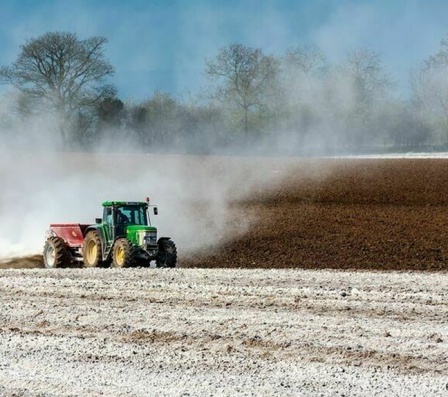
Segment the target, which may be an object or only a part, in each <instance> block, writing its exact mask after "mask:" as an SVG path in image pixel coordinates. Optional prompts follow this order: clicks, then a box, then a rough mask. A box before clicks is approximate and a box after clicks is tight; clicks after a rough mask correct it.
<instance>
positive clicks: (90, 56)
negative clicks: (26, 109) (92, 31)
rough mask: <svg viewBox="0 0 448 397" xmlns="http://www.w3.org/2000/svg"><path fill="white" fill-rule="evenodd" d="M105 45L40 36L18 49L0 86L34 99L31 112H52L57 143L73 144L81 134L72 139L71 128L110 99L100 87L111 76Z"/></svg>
mask: <svg viewBox="0 0 448 397" xmlns="http://www.w3.org/2000/svg"><path fill="white" fill-rule="evenodd" d="M106 42H107V40H106V38H104V37H90V38H88V39H85V40H79V39H78V38H77V36H76V34H73V33H64V32H48V33H45V34H44V35H42V36H40V37H38V38H35V39H31V40H28V41H27V42H26V44H25V45H23V46H21V52H20V54H19V56H18V58H17V60H16V61H15V62H14V63H13V64H12V65H11V66H6V67H2V68H1V69H0V81H1V82H3V83H10V84H12V85H13V86H14V87H15V88H17V89H18V90H19V91H21V92H22V93H23V94H25V95H26V96H27V97H28V98H29V99H31V100H34V109H36V111H42V110H44V111H46V112H48V111H52V112H54V113H55V115H56V117H57V118H58V121H59V125H58V130H59V134H60V138H61V140H62V142H63V144H65V145H67V144H70V143H74V141H76V140H77V139H78V138H79V136H82V135H83V134H78V133H76V134H75V135H73V133H72V132H73V128H71V127H70V126H71V124H72V123H75V124H76V123H79V120H80V117H81V118H86V117H88V115H89V114H91V113H92V112H91V109H92V108H93V107H95V105H96V104H97V103H99V102H100V101H101V100H102V99H103V98H105V97H111V96H113V95H114V94H115V88H114V87H113V86H111V85H108V84H106V83H105V78H106V77H107V76H111V75H112V74H113V72H114V68H113V67H112V65H111V64H110V63H109V62H108V61H107V60H106V59H105V57H104V54H103V46H104V44H105V43H106ZM88 124H89V123H87V124H86V123H83V125H88ZM77 137H78V138H77Z"/></svg>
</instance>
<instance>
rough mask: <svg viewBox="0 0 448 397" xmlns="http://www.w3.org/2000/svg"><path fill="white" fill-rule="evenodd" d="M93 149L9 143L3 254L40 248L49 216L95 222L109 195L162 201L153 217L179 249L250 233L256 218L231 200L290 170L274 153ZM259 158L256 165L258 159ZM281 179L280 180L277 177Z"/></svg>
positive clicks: (0, 234)
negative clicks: (225, 154)
mask: <svg viewBox="0 0 448 397" xmlns="http://www.w3.org/2000/svg"><path fill="white" fill-rule="evenodd" d="M254 161H255V160H251V159H248V158H246V159H244V158H238V157H234V158H229V157H218V156H216V157H206V156H176V155H145V154H110V153H109V154H104V153H103V154H98V153H96V154H93V153H90V154H88V153H73V152H65V153H64V152H52V151H50V150H46V151H45V150H43V149H42V148H40V149H39V150H36V151H34V152H31V151H23V150H22V151H18V150H14V151H9V153H8V152H6V155H3V156H2V158H1V160H0V173H1V175H2V190H1V194H0V219H1V222H2V227H1V228H0V259H1V260H5V259H7V258H11V257H18V256H24V255H34V254H39V253H41V252H42V247H43V244H44V241H45V237H44V236H45V231H46V230H47V229H48V226H49V224H50V223H86V224H91V223H94V220H95V218H97V217H101V216H102V206H101V203H102V202H103V201H105V200H129V201H143V200H144V199H145V198H146V197H147V196H149V197H150V198H151V203H152V204H154V205H157V206H158V208H159V215H157V216H152V223H153V225H154V226H156V227H157V228H158V230H159V236H169V237H171V238H172V239H173V240H174V241H175V243H176V244H177V246H178V250H179V253H180V255H181V256H183V255H193V254H194V252H195V251H196V250H198V249H200V250H204V249H207V248H208V247H211V246H214V245H219V244H220V243H223V242H225V241H226V239H227V238H230V237H235V235H238V234H239V233H244V232H245V231H246V230H247V228H248V227H250V224H251V220H250V219H246V218H243V217H239V216H238V212H237V211H230V210H229V208H230V206H231V205H232V202H233V201H235V200H238V199H240V198H242V197H244V196H245V195H247V194H249V192H251V191H252V190H254V189H265V188H266V187H263V186H265V185H266V184H268V183H271V182H272V181H273V180H276V179H278V178H279V176H280V175H283V172H285V171H286V168H287V166H286V168H285V165H283V167H284V168H283V171H279V169H278V166H277V165H276V164H275V161H273V160H272V159H271V160H269V159H266V161H263V162H261V164H260V162H259V161H257V162H256V164H255V163H254ZM255 165H256V166H255ZM273 185H274V186H275V183H274V184H273Z"/></svg>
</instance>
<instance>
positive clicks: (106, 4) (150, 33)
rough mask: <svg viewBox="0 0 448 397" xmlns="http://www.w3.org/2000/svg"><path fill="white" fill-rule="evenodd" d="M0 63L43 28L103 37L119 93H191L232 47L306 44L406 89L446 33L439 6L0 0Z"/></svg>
mask: <svg viewBox="0 0 448 397" xmlns="http://www.w3.org/2000/svg"><path fill="white" fill-rule="evenodd" d="M0 13H1V14H0V15H1V23H0V43H1V47H0V65H8V64H10V63H12V62H13V61H14V59H15V58H16V57H17V55H18V52H19V50H20V45H21V44H23V43H24V42H25V40H27V39H30V38H34V37H38V36H39V35H41V34H43V33H45V32H48V31H67V32H75V33H76V34H77V35H78V37H79V38H87V37H89V36H94V35H100V36H105V37H107V38H108V40H109V42H108V44H107V46H106V55H107V57H108V58H109V60H110V61H111V63H112V64H113V65H114V66H115V68H116V73H115V76H114V78H113V82H114V83H115V84H116V85H117V87H118V94H119V97H120V98H122V99H124V100H142V99H145V98H148V97H150V96H151V95H152V94H153V92H154V91H155V90H160V91H165V92H170V93H172V94H175V95H179V96H182V95H185V94H187V93H188V92H192V93H196V92H197V91H198V90H199V89H200V87H201V86H203V85H204V78H203V70H204V64H205V59H206V58H211V57H213V56H214V55H215V54H216V53H217V51H218V49H219V48H220V47H222V46H225V45H228V44H231V43H241V44H244V45H247V46H251V47H259V48H262V49H263V51H264V52H265V53H268V54H274V55H282V54H283V53H284V52H285V51H286V50H287V49H288V48H292V47H294V46H297V45H300V44H315V45H317V46H318V47H320V48H321V49H322V51H323V52H324V53H325V54H326V55H327V56H328V58H329V59H330V60H331V61H333V62H337V61H339V60H341V59H342V58H344V56H345V55H346V54H347V52H348V51H350V50H353V49H356V48H359V47H367V48H370V49H372V50H374V51H377V52H379V53H380V54H381V56H382V58H383V60H384V63H385V64H386V65H387V67H388V69H389V72H390V73H391V75H392V77H393V78H394V79H395V80H396V81H397V82H398V86H399V88H400V89H401V90H402V91H405V90H406V83H407V79H408V75H409V69H410V68H411V67H415V66H417V65H418V64H419V62H421V61H422V60H424V59H425V58H427V57H428V56H429V55H431V54H433V53H435V52H436V51H437V50H438V48H439V43H440V40H441V39H442V38H443V37H446V36H447V35H448V23H447V22H448V19H447V15H448V1H446V0H445V1H444V0H426V1H424V0H407V1H406V0H370V1H367V0H357V1H355V0H258V1H255V0H240V1H237V0H227V1H226V0H165V1H163V0H146V1H145V0H126V1H124V0H120V1H118V0H70V1H66V0H59V1H57V0H2V1H1V5H0Z"/></svg>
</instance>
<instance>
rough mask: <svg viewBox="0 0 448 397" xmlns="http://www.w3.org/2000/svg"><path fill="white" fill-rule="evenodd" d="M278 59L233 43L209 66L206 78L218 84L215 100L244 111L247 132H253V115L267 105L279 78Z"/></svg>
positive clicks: (243, 119)
mask: <svg viewBox="0 0 448 397" xmlns="http://www.w3.org/2000/svg"><path fill="white" fill-rule="evenodd" d="M278 66H279V63H278V60H276V59H275V58H274V57H272V56H266V55H264V54H263V52H262V51H261V50H260V49H254V48H249V47H244V46H243V45H241V44H231V45H229V46H227V47H223V48H221V49H220V50H219V53H218V55H217V56H216V57H215V58H214V59H212V60H208V61H207V63H206V75H207V76H208V78H209V79H210V80H211V81H212V82H214V83H216V85H217V86H216V89H215V90H214V98H216V99H217V100H219V101H220V102H223V103H225V104H227V105H229V106H230V107H234V108H236V109H237V110H239V111H241V112H242V122H243V129H244V133H245V136H246V139H247V137H248V133H249V115H250V113H251V112H253V111H255V110H256V109H260V108H262V107H263V105H265V104H266V103H267V100H266V97H267V96H269V90H270V88H271V87H272V83H273V81H274V79H275V77H276V74H277V70H278Z"/></svg>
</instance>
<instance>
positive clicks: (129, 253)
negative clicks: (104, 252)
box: [112, 238, 136, 268]
mask: <svg viewBox="0 0 448 397" xmlns="http://www.w3.org/2000/svg"><path fill="white" fill-rule="evenodd" d="M135 262H136V261H135V248H134V246H133V245H132V243H131V242H130V241H129V240H126V239H125V238H119V239H118V240H117V241H115V244H114V247H113V250H112V267H119V268H120V267H132V266H134V265H135Z"/></svg>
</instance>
